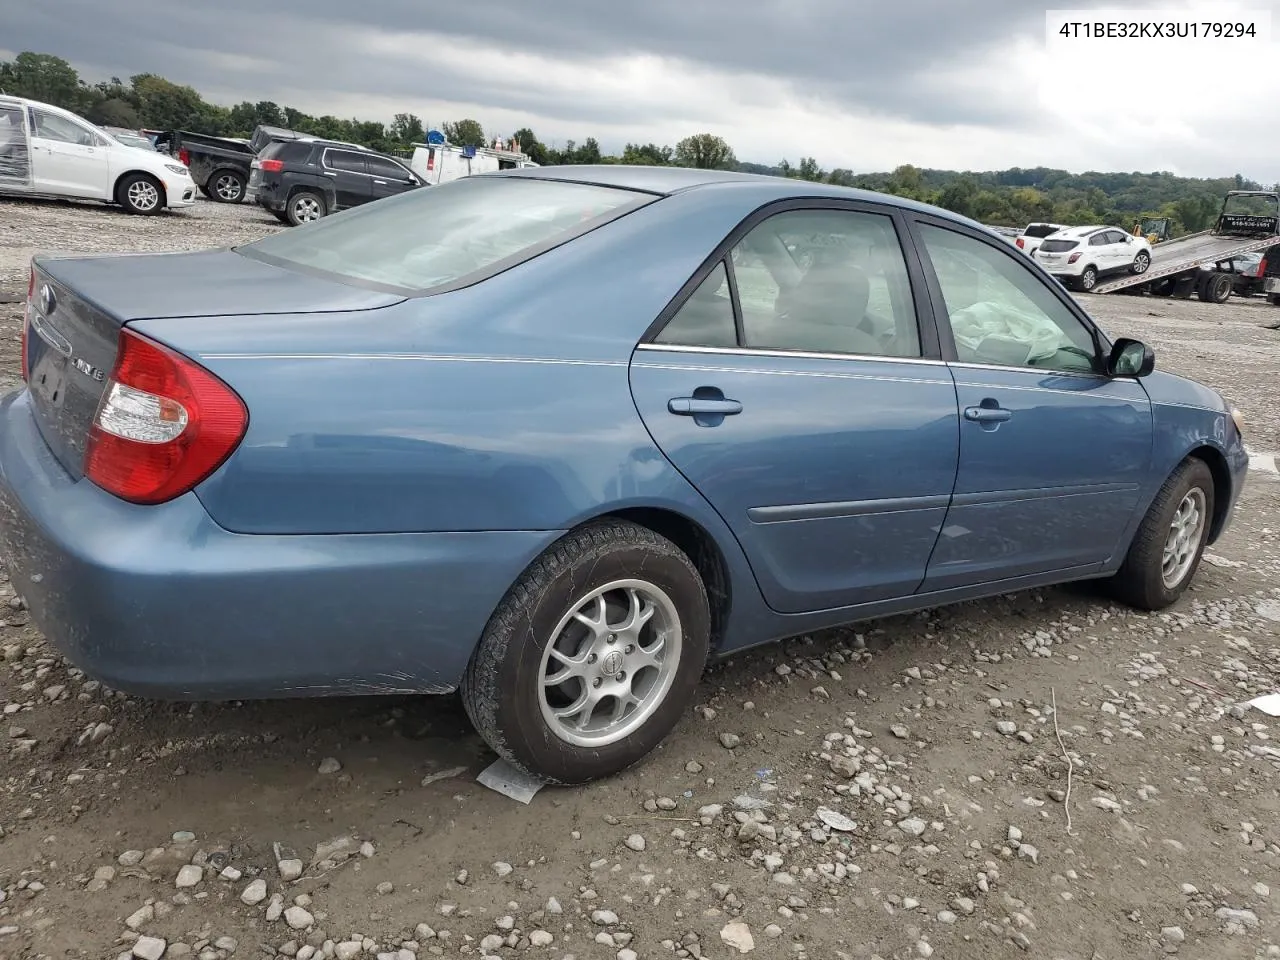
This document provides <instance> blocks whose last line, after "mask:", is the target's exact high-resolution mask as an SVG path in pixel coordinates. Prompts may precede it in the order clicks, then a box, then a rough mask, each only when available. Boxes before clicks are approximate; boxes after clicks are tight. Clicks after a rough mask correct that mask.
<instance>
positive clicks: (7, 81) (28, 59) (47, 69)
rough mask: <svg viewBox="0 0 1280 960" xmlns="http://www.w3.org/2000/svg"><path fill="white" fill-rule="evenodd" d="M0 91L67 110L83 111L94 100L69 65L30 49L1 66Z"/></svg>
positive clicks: (59, 58)
mask: <svg viewBox="0 0 1280 960" xmlns="http://www.w3.org/2000/svg"><path fill="white" fill-rule="evenodd" d="M0 89H2V90H4V92H5V93H8V94H11V95H13V96H17V97H26V98H27V99H29V100H39V101H40V102H42V103H51V104H53V105H54V106H55V107H62V108H64V109H66V110H76V111H80V110H83V109H84V108H85V107H86V106H88V105H89V104H90V102H91V101H92V99H93V98H92V95H91V94H90V93H89V91H88V90H87V89H86V88H85V87H84V85H83V84H82V83H81V82H80V74H78V73H76V70H75V68H74V67H73V66H71V64H69V63H67V61H65V60H63V59H62V58H61V57H55V56H54V55H53V54H51V53H32V52H31V51H29V50H26V51H23V52H22V53H20V54H18V55H17V56H16V57H14V58H13V61H12V62H10V63H5V64H0Z"/></svg>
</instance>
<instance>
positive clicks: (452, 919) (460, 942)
mask: <svg viewBox="0 0 1280 960" xmlns="http://www.w3.org/2000/svg"><path fill="white" fill-rule="evenodd" d="M0 224H3V226H2V227H0V292H4V291H5V290H6V289H7V291H8V292H9V293H11V294H12V293H14V292H15V285H14V284H15V283H16V284H17V286H21V283H22V280H23V276H24V271H25V261H26V260H27V258H28V257H29V256H30V255H31V253H33V252H35V251H47V252H55V251H57V252H70V251H76V252H79V251H115V250H138V249H148V250H174V249H191V248H196V247H201V246H213V245H218V244H226V243H230V242H237V241H240V240H244V239H248V238H251V237H253V236H255V235H259V234H261V233H264V232H267V231H269V230H273V229H276V228H277V225H276V223H275V221H273V220H271V219H270V218H268V217H264V216H262V215H260V214H258V213H257V211H255V210H254V209H253V208H251V207H238V208H230V207H224V206H218V205H215V204H212V203H201V204H199V205H197V206H196V207H195V208H194V210H192V211H190V212H187V213H181V214H174V215H170V216H165V217H160V218H156V219H154V220H143V219H139V218H129V217H125V216H123V215H121V214H118V213H115V212H114V211H109V210H103V209H97V208H92V207H88V206H73V205H58V204H32V203H0ZM6 281H7V282H8V283H9V284H10V285H9V286H8V287H7V288H5V287H4V286H3V285H4V283H5V282H6ZM2 299H3V298H0V300H2ZM1088 306H1089V307H1090V308H1091V309H1092V310H1093V311H1094V312H1095V314H1096V315H1097V316H1099V317H1100V318H1101V320H1102V321H1103V323H1104V325H1105V326H1106V327H1107V328H1108V329H1109V330H1110V331H1111V332H1113V333H1115V334H1122V333H1123V334H1130V335H1136V336H1140V337H1142V338H1143V339H1145V340H1147V341H1148V342H1150V343H1152V344H1153V346H1155V348H1156V350H1157V356H1158V363H1159V364H1160V365H1161V366H1162V367H1165V368H1168V369H1171V370H1174V371H1178V372H1185V373H1188V374H1191V375H1194V376H1196V377H1198V378H1200V379H1202V380H1205V381H1207V382H1208V383H1210V384H1212V385H1214V386H1216V387H1218V388H1219V389H1222V390H1223V391H1224V392H1226V393H1227V394H1228V395H1229V396H1230V397H1231V398H1232V399H1233V400H1234V401H1235V402H1236V403H1237V404H1238V405H1239V406H1240V408H1241V409H1242V410H1243V412H1244V413H1245V416H1246V418H1247V424H1248V428H1249V437H1250V445H1251V449H1253V451H1254V452H1255V454H1257V458H1256V464H1257V468H1256V469H1255V471H1254V472H1253V474H1252V476H1251V479H1250V483H1249V486H1248V487H1247V489H1246V493H1245V496H1244V500H1243V503H1242V504H1241V507H1240V511H1239V513H1238V515H1237V520H1236V522H1235V524H1234V526H1233V528H1232V530H1231V531H1230V533H1229V534H1228V535H1227V536H1226V537H1225V538H1224V539H1223V541H1222V542H1220V543H1219V544H1217V545H1216V546H1215V547H1214V548H1213V550H1212V552H1211V553H1210V554H1209V555H1208V557H1207V558H1206V559H1207V562H1206V563H1205V565H1204V566H1203V567H1202V569H1201V572H1200V574H1199V577H1198V579H1197V581H1196V584H1195V585H1194V587H1193V589H1192V591H1191V592H1190V593H1189V594H1188V595H1187V596H1186V597H1185V598H1184V600H1183V601H1182V602H1181V603H1180V604H1179V605H1178V606H1177V607H1176V608H1174V609H1173V610H1171V611H1168V612H1166V613H1164V614H1162V615H1158V616H1143V615H1137V614H1134V613H1132V612H1131V611H1128V610H1124V609H1121V608H1118V607H1115V606H1112V605H1110V604H1108V603H1106V602H1104V601H1102V600H1100V599H1099V597H1098V595H1097V594H1096V592H1095V591H1093V590H1092V589H1091V588H1089V587H1087V586H1083V587H1074V588H1070V589H1061V590H1045V591H1037V592H1032V593H1025V594H1019V595H1016V596H1011V597H1006V598H1001V599H998V600H992V601H987V602H983V603H971V604H964V605H960V606H954V607H949V608H946V609H943V610H938V611H934V612H931V613H928V614H921V615H917V616H910V617H898V618H894V619H889V620H883V621H878V622H875V623H868V624H863V625H861V626H860V627H858V628H857V629H856V630H844V631H836V632H832V633H828V634H823V635H817V636H812V637H804V638H799V639H796V640H793V641H790V642H788V643H786V644H781V645H777V646H774V647H770V648H767V649H763V650H760V651H758V652H755V653H752V654H749V655H745V656H742V657H739V658H737V659H735V660H734V661H732V662H731V663H728V664H725V665H722V666H718V667H715V668H713V669H712V670H710V671H709V673H708V675H707V677H706V679H705V681H704V683H703V684H702V687H701V689H700V697H699V703H698V704H697V705H696V707H695V708H694V709H692V710H691V711H690V713H689V715H688V717H687V719H686V720H685V722H684V723H682V724H681V726H680V727H679V728H678V730H677V731H676V733H675V734H674V735H673V736H672V738H671V739H670V740H669V741H668V742H667V744H666V745H665V746H664V747H663V748H662V749H661V750H660V751H659V752H658V753H657V754H656V755H655V756H654V757H653V758H652V760H651V761H650V762H648V763H646V764H644V765H643V766H642V767H640V768H639V769H637V770H635V771H633V772H631V773H629V774H626V775H623V776H621V777H618V778H616V779H614V780H612V781H609V782H607V783H601V784H597V785H594V786H590V787H587V788H584V789H577V790H550V789H548V790H544V791H542V792H541V793H539V794H538V795H537V796H536V797H535V798H534V800H533V802H532V804H531V805H530V806H529V807H524V806H521V805H519V804H517V803H515V802H513V801H511V800H509V799H508V798H506V797H504V796H501V795H500V794H497V793H494V792H492V791H489V790H487V789H485V788H484V787H481V786H480V785H478V784H477V783H476V782H475V775H476V774H477V773H478V772H479V771H480V770H481V769H483V767H484V766H486V765H487V764H488V763H489V761H490V760H491V759H492V757H491V756H490V755H488V754H487V753H486V751H485V749H484V748H483V746H482V745H481V743H480V742H479V740H478V738H477V737H476V736H475V735H474V734H473V733H472V732H471V731H470V730H469V729H468V727H467V724H466V722H465V719H464V717H463V714H462V711H461V709H460V708H459V706H458V705H457V703H456V702H455V701H454V700H452V699H331V700H320V701H298V702H271V703H255V704H222V705H206V704H197V705H190V704H178V705H175V704H164V703H157V702H152V701H146V700H138V699H134V698H127V697H124V696H121V695H119V694H116V693H112V692H110V691H107V690H105V689H103V688H102V687H101V686H100V685H99V684H98V683H96V682H94V681H91V680H89V679H87V678H86V677H84V676H83V675H82V674H80V673H79V672H78V671H77V670H76V669H75V668H73V667H72V666H70V665H69V664H67V663H66V662H65V661H64V660H63V659H62V658H61V657H60V656H59V655H58V654H57V653H56V652H55V651H54V650H53V649H52V648H51V647H49V646H48V645H47V644H46V643H45V642H44V640H43V639H42V638H41V637H40V635H39V634H38V633H37V632H36V631H35V630H34V628H32V627H31V626H30V625H29V624H28V618H27V615H26V613H25V612H24V611H23V610H22V609H21V604H20V602H19V601H17V600H16V598H13V591H12V589H11V587H10V586H9V584H8V583H7V581H3V580H0V611H4V612H3V613H0V659H2V661H3V663H2V664H0V710H3V713H4V725H3V727H2V728H0V730H3V735H4V738H5V739H4V740H3V744H4V748H3V749H4V752H5V754H6V755H7V757H6V762H5V764H4V766H3V768H0V769H2V771H3V772H2V773H0V838H2V839H0V957H4V958H22V960H27V958H36V957H47V958H55V957H56V958H62V957H77V958H79V957H85V958H114V957H117V956H122V957H125V958H128V957H129V956H131V955H132V956H135V957H140V958H150V960H156V958H159V957H161V956H162V955H163V957H165V958H174V957H196V958H199V960H217V958H227V957H231V956H232V955H235V956H236V957H246V956H260V955H268V956H271V955H283V956H287V957H298V958H301V960H308V958H312V957H320V956H323V957H331V956H332V957H343V958H354V957H356V956H376V957H385V958H395V960H413V958H414V957H428V956H453V955H459V954H461V955H467V956H506V957H511V956H518V955H519V956H524V955H528V956H531V957H548V958H552V960H567V958H576V960H587V958H605V960H641V958H646V960H647V958H657V957H669V956H670V957H681V958H684V957H694V958H701V957H705V958H714V960H721V958H728V957H731V956H740V955H743V954H749V953H754V954H755V955H757V956H761V957H778V958H782V957H790V958H794V960H803V958H812V960H819V958H822V960H827V958H832V960H843V958H860V960H870V958H874V957H879V958H882V960H889V958H907V957H925V958H927V957H931V956H932V957H937V958H982V960H999V958H1006V957H1024V956H1032V957H1043V958H1049V960H1121V958H1124V960H1133V958H1146V957H1164V956H1169V955H1175V954H1176V955H1180V956H1185V957H1194V958H1203V957H1213V958H1215V960H1230V958H1260V957H1280V911H1278V910H1277V909H1276V907H1275V905H1274V904H1273V899H1276V898H1280V887H1277V890H1276V898H1273V897H1272V896H1271V889H1272V886H1274V885H1277V884H1280V880H1278V879H1277V867H1278V866H1280V793H1278V787H1280V777H1278V776H1277V771H1278V770H1280V744H1277V743H1276V742H1275V741H1274V740H1273V739H1272V738H1274V737H1277V736H1280V723H1278V722H1276V721H1274V720H1272V719H1270V718H1268V717H1267V716H1265V715H1264V714H1262V713H1260V712H1258V711H1256V710H1252V709H1248V708H1245V707H1243V706H1242V702H1243V701H1244V700H1247V699H1249V698H1250V697H1251V696H1253V695H1257V694H1261V693H1266V692H1272V691H1277V690H1280V586H1278V585H1280V576H1278V575H1280V476H1278V475H1277V474H1276V473H1275V462H1274V460H1273V459H1272V458H1271V453H1272V452H1274V451H1280V379H1278V377H1277V374H1278V373H1280V361H1277V357H1278V356H1280V353H1277V349H1276V347H1277V342H1278V341H1280V333H1277V332H1276V331H1273V330H1270V329H1268V328H1267V327H1266V324H1267V323H1270V322H1275V321H1276V320H1280V311H1277V310H1274V309H1273V308H1270V307H1267V306H1266V305H1264V304H1261V303H1257V302H1250V301H1238V300H1233V301H1232V302H1230V303H1228V304H1225V305H1221V306H1213V305H1208V304H1201V303H1199V302H1198V301H1185V302H1168V301H1151V300H1147V299H1138V298H1130V297H1118V296H1113V297H1093V298H1089V299H1088ZM17 319H18V307H17V305H16V304H14V303H9V304H7V305H5V304H0V322H3V324H4V326H3V328H2V329H0V377H5V376H7V377H8V378H9V380H10V381H13V380H15V379H16V375H17V364H18V361H17V355H16V349H15V347H16V343H15V341H16V340H17V339H18V331H19V328H18V325H17ZM1055 703H1056V709H1055V706H1054V705H1055Z"/></svg>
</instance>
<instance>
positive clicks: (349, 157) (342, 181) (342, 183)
mask: <svg viewBox="0 0 1280 960" xmlns="http://www.w3.org/2000/svg"><path fill="white" fill-rule="evenodd" d="M322 163H323V164H324V168H325V170H324V173H325V176H326V177H329V178H330V179H331V180H332V181H333V193H334V201H335V202H336V204H337V208H338V209H339V210H345V209H346V208H347V207H358V206H359V205H360V204H362V203H368V202H369V201H370V200H371V199H373V190H372V186H371V183H370V177H369V167H368V164H367V163H366V161H365V156H364V154H362V153H358V152H357V151H355V150H334V149H328V150H325V151H324V154H323V157H322Z"/></svg>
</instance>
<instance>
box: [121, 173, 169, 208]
mask: <svg viewBox="0 0 1280 960" xmlns="http://www.w3.org/2000/svg"><path fill="white" fill-rule="evenodd" d="M116 203H118V204H120V206H122V207H124V208H125V209H126V210H127V211H129V212H130V213H137V214H141V215H143V216H152V215H154V214H157V213H159V212H160V211H161V210H163V209H164V187H162V186H161V185H160V181H159V180H157V179H156V178H155V177H152V176H149V175H147V174H145V173H131V174H129V175H128V176H127V177H125V178H124V179H123V180H121V181H120V183H119V185H117V187H116Z"/></svg>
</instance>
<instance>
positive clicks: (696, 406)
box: [667, 397, 742, 417]
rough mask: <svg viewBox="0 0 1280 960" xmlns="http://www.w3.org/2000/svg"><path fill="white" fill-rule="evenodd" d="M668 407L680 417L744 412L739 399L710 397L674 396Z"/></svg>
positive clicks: (668, 402) (718, 415)
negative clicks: (715, 398)
mask: <svg viewBox="0 0 1280 960" xmlns="http://www.w3.org/2000/svg"><path fill="white" fill-rule="evenodd" d="M667 409H668V410H669V411H671V412H672V413H674V414H675V415H676V416H678V417H700V416H713V417H732V416H733V415H734V414H737V413H741V412H742V404H741V403H739V402H738V401H737V400H712V399H711V398H709V397H673V398H672V399H671V400H668V401H667Z"/></svg>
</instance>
